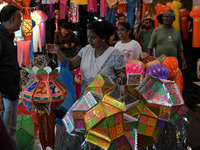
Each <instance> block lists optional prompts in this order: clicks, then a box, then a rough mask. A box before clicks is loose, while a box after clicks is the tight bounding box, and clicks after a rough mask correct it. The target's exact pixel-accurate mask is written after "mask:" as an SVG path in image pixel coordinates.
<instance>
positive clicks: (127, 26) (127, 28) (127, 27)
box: [118, 22, 131, 31]
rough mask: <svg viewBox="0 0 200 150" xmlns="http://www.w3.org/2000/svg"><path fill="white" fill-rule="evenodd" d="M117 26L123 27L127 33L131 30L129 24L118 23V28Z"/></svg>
mask: <svg viewBox="0 0 200 150" xmlns="http://www.w3.org/2000/svg"><path fill="white" fill-rule="evenodd" d="M119 25H122V26H124V27H125V28H126V30H127V31H129V30H130V29H131V26H130V24H129V23H128V22H120V23H119V24H118V26H119Z"/></svg>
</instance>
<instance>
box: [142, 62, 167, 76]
mask: <svg viewBox="0 0 200 150" xmlns="http://www.w3.org/2000/svg"><path fill="white" fill-rule="evenodd" d="M145 73H146V74H149V75H152V76H154V77H158V78H160V79H168V77H169V70H168V68H167V67H165V66H163V65H161V64H160V62H159V61H158V60H154V61H151V62H149V63H147V64H146V72H145Z"/></svg>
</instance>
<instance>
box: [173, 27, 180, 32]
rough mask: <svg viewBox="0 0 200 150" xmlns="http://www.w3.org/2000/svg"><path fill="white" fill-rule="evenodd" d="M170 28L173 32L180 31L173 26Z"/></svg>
mask: <svg viewBox="0 0 200 150" xmlns="http://www.w3.org/2000/svg"><path fill="white" fill-rule="evenodd" d="M172 30H173V32H176V33H180V32H179V30H177V29H176V28H174V27H172Z"/></svg>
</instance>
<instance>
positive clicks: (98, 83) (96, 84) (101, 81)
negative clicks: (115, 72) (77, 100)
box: [84, 74, 114, 95]
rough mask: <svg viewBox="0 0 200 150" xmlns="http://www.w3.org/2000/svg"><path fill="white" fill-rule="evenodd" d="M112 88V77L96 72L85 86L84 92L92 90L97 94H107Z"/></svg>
mask: <svg viewBox="0 0 200 150" xmlns="http://www.w3.org/2000/svg"><path fill="white" fill-rule="evenodd" d="M113 89H114V83H113V81H112V79H111V78H110V77H109V76H107V75H104V74H98V75H97V76H96V77H95V78H94V80H93V81H92V82H91V83H90V85H89V86H88V87H87V88H86V90H85V91H84V93H86V92H88V91H93V92H96V93H98V94H101V95H104V94H109V93H110V92H111V91H112V90H113Z"/></svg>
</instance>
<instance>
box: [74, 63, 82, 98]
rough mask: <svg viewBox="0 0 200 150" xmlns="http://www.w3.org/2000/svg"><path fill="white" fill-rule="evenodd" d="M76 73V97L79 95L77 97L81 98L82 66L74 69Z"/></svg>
mask: <svg viewBox="0 0 200 150" xmlns="http://www.w3.org/2000/svg"><path fill="white" fill-rule="evenodd" d="M74 75H75V79H74V88H75V92H76V97H77V99H79V98H80V94H81V82H82V77H81V70H80V67H79V68H77V69H74ZM77 81H78V82H77Z"/></svg>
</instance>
